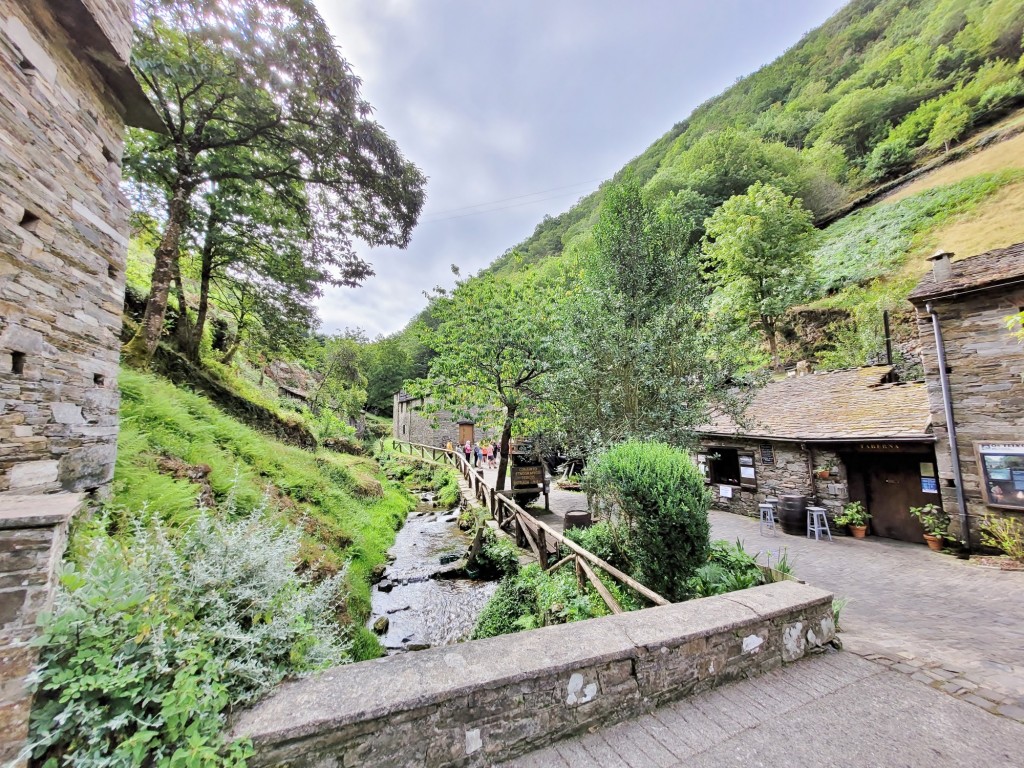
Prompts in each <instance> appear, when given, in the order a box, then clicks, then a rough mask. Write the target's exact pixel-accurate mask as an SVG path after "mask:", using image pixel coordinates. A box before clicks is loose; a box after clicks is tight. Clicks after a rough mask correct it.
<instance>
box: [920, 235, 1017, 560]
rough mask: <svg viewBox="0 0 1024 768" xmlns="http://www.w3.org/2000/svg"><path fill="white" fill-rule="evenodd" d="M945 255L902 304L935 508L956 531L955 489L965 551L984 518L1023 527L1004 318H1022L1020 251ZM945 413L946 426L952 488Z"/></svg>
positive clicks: (1009, 342)
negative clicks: (912, 339)
mask: <svg viewBox="0 0 1024 768" xmlns="http://www.w3.org/2000/svg"><path fill="white" fill-rule="evenodd" d="M951 255H952V254H948V253H939V254H936V255H935V256H933V257H932V261H933V270H932V273H931V274H929V275H927V276H926V277H925V278H923V279H922V280H921V282H920V283H918V285H917V287H916V288H915V289H914V291H913V292H912V293H911V294H910V301H911V303H913V305H914V308H915V309H916V311H917V322H918V330H919V333H920V338H921V346H922V358H923V363H924V368H925V376H926V379H927V382H928V402H929V404H930V409H931V417H932V424H933V426H934V430H935V436H936V438H937V445H936V451H937V454H938V465H939V479H940V486H941V492H942V500H943V505H944V507H945V509H946V510H947V511H948V512H949V513H950V515H951V517H953V529H954V531H956V532H960V530H961V514H960V513H961V509H962V508H961V504H960V498H959V493H958V490H962V493H963V499H964V502H965V508H964V509H963V512H964V517H965V518H966V519H967V524H968V527H969V529H970V532H971V543H972V544H973V545H977V544H978V543H979V542H978V534H977V528H978V524H979V522H980V521H981V520H982V519H983V517H984V516H985V515H987V514H997V515H998V514H1004V515H1016V516H1017V517H1018V519H1022V520H1024V345H1022V344H1021V342H1020V341H1019V340H1018V339H1017V338H1015V337H1014V334H1013V333H1012V332H1011V330H1010V329H1009V328H1008V327H1007V318H1008V317H1009V316H1011V315H1015V314H1017V313H1018V312H1020V311H1022V310H1024V243H1017V244H1016V245H1012V246H1010V247H1008V248H999V249H996V250H993V251H988V252H987V253H983V254H980V255H978V256H973V257H971V258H967V259H963V260H960V261H956V262H953V261H951V258H950V257H951ZM936 329H937V330H938V331H939V334H938V335H939V336H941V341H942V347H943V352H944V357H945V370H946V377H945V378H946V382H945V383H946V384H948V386H944V381H943V378H944V377H943V376H942V371H941V370H940V367H941V366H940V364H939V361H938V360H939V358H938V354H939V347H938V345H937V339H936ZM947 393H948V397H947ZM947 404H948V406H949V409H950V410H951V411H952V414H953V423H954V425H955V437H956V442H957V451H956V459H957V460H958V464H959V470H960V472H959V474H960V478H961V486H960V488H959V489H958V486H957V476H956V475H957V472H956V468H955V466H954V460H953V459H954V452H953V451H952V450H951V447H950V437H951V435H950V431H949V429H948V428H947V427H948V420H947V418H946V409H947Z"/></svg>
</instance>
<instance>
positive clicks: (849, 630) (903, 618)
mask: <svg viewBox="0 0 1024 768" xmlns="http://www.w3.org/2000/svg"><path fill="white" fill-rule="evenodd" d="M711 529H712V535H713V536H714V537H715V538H719V539H728V540H730V541H732V540H735V539H737V538H738V539H740V540H741V541H742V542H743V545H744V547H745V548H746V549H747V551H748V552H751V553H755V552H760V553H761V560H762V561H765V560H766V559H768V558H769V557H770V558H771V560H772V561H775V560H777V559H778V557H779V554H780V552H784V553H786V554H788V557H789V560H790V562H791V563H792V566H793V570H794V575H796V576H797V578H800V579H803V580H805V581H807V582H809V583H811V584H813V585H815V586H818V587H822V588H824V589H828V590H831V591H832V592H833V593H834V594H835V595H836V597H840V598H846V599H847V600H848V601H849V602H848V603H847V604H846V607H845V608H843V610H842V613H841V616H840V623H841V626H842V630H843V635H842V637H843V643H844V645H845V647H846V648H847V649H848V650H851V651H853V652H855V653H858V654H861V655H864V656H866V657H868V658H872V659H873V660H876V661H879V662H880V663H882V664H886V665H889V666H892V667H893V668H895V669H896V670H898V671H900V672H904V673H906V674H908V675H910V676H912V677H914V678H915V679H916V680H918V681H920V682H923V683H926V684H928V685H932V686H933V687H937V688H940V689H941V690H943V691H944V692H946V693H950V694H952V695H956V696H961V697H964V698H965V699H966V700H967V701H970V702H971V703H973V704H976V705H978V706H981V707H983V708H985V709H988V710H991V711H995V712H998V713H999V714H1004V715H1007V716H1010V717H1014V718H1015V719H1018V720H1022V721H1024V572H1020V571H999V570H993V569H989V568H983V567H980V566H978V565H976V564H974V563H971V562H970V561H964V560H958V559H957V558H955V557H951V556H949V555H942V554H939V553H936V552H932V551H931V550H929V549H928V548H927V547H925V546H923V545H915V544H908V543H905V542H898V541H892V540H889V539H882V538H878V537H868V538H867V539H853V538H848V537H845V536H844V537H840V536H836V538H835V540H834V541H831V542H829V541H826V540H821V541H815V540H814V539H808V538H805V537H802V536H787V535H786V534H784V533H782V532H781V531H780V532H779V534H778V536H777V537H772V536H761V535H760V533H759V530H758V522H757V520H753V519H751V518H748V517H743V516H741V515H734V514H731V513H728V512H717V511H712V513H711Z"/></svg>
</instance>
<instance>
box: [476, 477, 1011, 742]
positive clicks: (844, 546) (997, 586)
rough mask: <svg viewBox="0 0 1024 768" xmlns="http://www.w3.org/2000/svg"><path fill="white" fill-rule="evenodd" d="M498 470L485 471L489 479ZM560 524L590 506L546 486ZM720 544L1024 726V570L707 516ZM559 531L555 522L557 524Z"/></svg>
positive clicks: (857, 648) (856, 638) (858, 640)
mask: <svg viewBox="0 0 1024 768" xmlns="http://www.w3.org/2000/svg"><path fill="white" fill-rule="evenodd" d="M496 474H497V473H496V472H494V471H486V472H485V476H486V478H487V480H488V481H489V482H491V483H493V482H494V478H495V476H496ZM550 503H551V510H552V512H553V516H554V517H556V518H558V517H560V516H561V515H562V514H564V513H565V511H566V510H569V509H582V508H586V497H585V496H584V495H583V494H581V493H575V492H571V491H562V490H560V489H558V488H552V493H551V502H550ZM710 518H711V533H712V537H713V538H716V539H726V540H729V541H735V540H736V539H739V540H740V541H742V542H743V546H744V548H746V549H747V551H748V552H751V553H752V554H757V553H759V555H760V560H761V561H762V562H766V561H768V560H769V559H770V560H771V561H772V562H775V561H777V560H778V558H779V556H780V554H782V553H785V554H786V555H788V558H789V561H790V563H791V564H792V566H793V570H794V575H795V576H797V578H800V579H803V580H804V581H807V582H809V583H811V584H813V585H815V586H818V587H822V588H823V589H828V590H831V591H832V592H833V593H834V594H835V595H836V597H837V598H844V599H846V600H847V601H848V602H847V604H846V606H845V607H844V608H843V610H842V613H841V617H840V622H841V626H842V631H843V634H842V638H843V643H844V646H845V648H846V649H847V650H850V651H852V652H854V653H856V654H859V655H861V656H863V657H865V658H868V659H870V660H872V661H875V662H877V663H878V664H880V665H884V666H888V667H891V668H893V669H895V670H896V671H898V672H902V673H904V674H906V675H907V676H909V677H911V678H913V679H914V680H916V681H918V682H920V683H923V684H925V685H928V686H931V687H934V688H937V689H939V690H941V691H942V692H944V693H947V694H950V695H952V696H956V697H958V698H962V699H963V700H965V701H967V702H970V703H971V704H974V705H975V706H978V707H981V708H983V709H985V710H987V711H989V712H993V713H995V714H1000V715H1003V716H1006V717H1010V718H1013V719H1015V720H1020V721H1022V722H1024V572H1021V571H999V570H993V569H989V568H983V567H980V566H978V565H976V564H974V563H972V562H970V561H963V560H958V559H957V558H955V557H951V556H948V555H942V554H938V553H935V552H932V551H930V550H929V549H928V548H927V547H926V546H924V545H923V544H922V545H916V544H908V543H905V542H899V541H892V540H890V539H883V538H879V537H868V538H867V539H852V538H848V537H845V536H836V537H835V539H834V541H831V542H829V541H825V540H822V541H815V540H813V539H808V538H805V537H803V536H788V535H786V534H784V533H782V532H781V529H780V530H779V533H778V535H777V536H761V535H760V532H759V527H758V522H757V520H754V519H752V518H748V517H744V516H742V515H736V514H732V513H729V512H719V511H715V510H712V512H711V514H710ZM557 527H558V528H559V529H560V527H561V526H560V525H559V526H557Z"/></svg>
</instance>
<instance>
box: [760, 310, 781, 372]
mask: <svg viewBox="0 0 1024 768" xmlns="http://www.w3.org/2000/svg"><path fill="white" fill-rule="evenodd" d="M761 328H762V330H764V335H765V336H766V337H767V338H768V350H769V352H771V355H772V368H773V369H774V370H776V371H781V370H782V361H781V360H779V345H778V341H777V340H776V338H775V323H773V322H772V321H770V320H769V319H768V318H766V317H762V318H761Z"/></svg>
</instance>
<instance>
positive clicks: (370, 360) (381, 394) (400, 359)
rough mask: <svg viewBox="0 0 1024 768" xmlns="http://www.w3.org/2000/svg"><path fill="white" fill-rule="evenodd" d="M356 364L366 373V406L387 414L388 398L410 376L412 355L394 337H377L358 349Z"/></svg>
mask: <svg viewBox="0 0 1024 768" xmlns="http://www.w3.org/2000/svg"><path fill="white" fill-rule="evenodd" d="M359 367H360V369H361V370H362V371H363V373H364V374H365V375H366V381H367V385H366V409H367V410H368V411H372V412H373V413H376V414H379V415H381V416H390V415H391V408H392V397H393V396H394V394H395V392H397V391H398V390H400V389H401V388H402V385H403V384H405V381H406V379H411V378H413V375H412V367H413V360H412V355H410V354H409V351H408V349H406V345H404V344H403V343H402V339H400V338H399V337H398V336H388V337H384V336H380V337H378V338H377V339H375V340H374V341H372V342H371V343H369V344H365V345H363V347H362V349H361V351H360V362H359Z"/></svg>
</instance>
